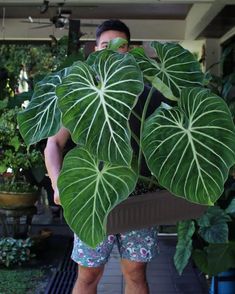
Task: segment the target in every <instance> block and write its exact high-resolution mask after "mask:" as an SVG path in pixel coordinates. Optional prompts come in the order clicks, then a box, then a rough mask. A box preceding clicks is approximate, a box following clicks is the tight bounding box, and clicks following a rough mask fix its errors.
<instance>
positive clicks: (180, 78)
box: [131, 41, 204, 100]
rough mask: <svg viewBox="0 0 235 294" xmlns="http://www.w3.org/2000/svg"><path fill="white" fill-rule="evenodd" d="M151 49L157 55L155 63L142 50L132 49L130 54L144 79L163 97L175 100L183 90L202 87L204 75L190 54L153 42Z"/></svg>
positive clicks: (182, 49) (173, 46) (172, 45)
mask: <svg viewBox="0 0 235 294" xmlns="http://www.w3.org/2000/svg"><path fill="white" fill-rule="evenodd" d="M152 47H153V48H154V49H155V51H156V53H157V58H158V59H157V61H155V60H153V59H152V58H149V57H148V56H146V54H145V52H144V50H143V49H142V48H135V49H133V50H132V51H131V54H133V55H134V57H135V58H136V60H137V62H138V64H139V66H140V68H141V70H142V71H143V73H144V77H145V78H146V79H147V80H148V81H150V82H151V83H152V84H153V86H154V87H155V88H156V89H158V90H159V91H160V92H161V93H162V94H163V95H164V96H165V97H167V98H168V99H171V100H177V99H178V98H179V97H180V92H181V90H182V89H183V88H185V87H196V86H200V85H202V82H203V77H204V75H203V73H202V71H201V68H200V64H199V62H198V61H197V60H196V59H195V57H194V56H193V54H192V53H190V52H189V51H188V50H186V49H184V48H183V47H181V46H180V45H179V44H173V43H164V44H162V43H160V42H156V41H154V42H152ZM159 80H160V81H161V82H159ZM163 84H164V86H163Z"/></svg>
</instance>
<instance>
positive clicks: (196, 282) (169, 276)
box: [98, 236, 208, 294]
mask: <svg viewBox="0 0 235 294" xmlns="http://www.w3.org/2000/svg"><path fill="white" fill-rule="evenodd" d="M175 244H176V238H175V237H166V236H164V237H163V236H160V237H159V247H160V253H159V255H158V256H157V257H155V258H154V260H153V261H152V262H150V263H149V265H148V269H147V277H148V282H149V287H150V293H151V294H176V293H177V294H207V293H208V289H207V284H206V281H205V279H204V277H203V276H200V275H199V273H198V271H197V270H196V269H195V268H194V267H193V266H192V264H189V266H188V267H187V268H186V269H185V271H184V273H183V275H182V276H179V274H178V273H177V272H176V270H175V267H174V264H173V256H174V251H175ZM98 294H124V280H123V276H122V273H121V271H120V266H119V254H118V250H117V248H115V249H114V250H113V253H112V255H111V258H110V260H109V262H108V264H107V265H106V268H105V272H104V276H103V278H102V279H101V282H100V285H99V288H98Z"/></svg>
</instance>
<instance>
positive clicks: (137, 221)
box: [107, 190, 207, 234]
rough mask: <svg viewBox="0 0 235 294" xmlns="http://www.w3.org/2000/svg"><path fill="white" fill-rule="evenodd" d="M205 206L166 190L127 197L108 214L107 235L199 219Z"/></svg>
mask: <svg viewBox="0 0 235 294" xmlns="http://www.w3.org/2000/svg"><path fill="white" fill-rule="evenodd" d="M206 209H207V206H205V205H199V204H194V203H190V202H188V201H186V200H184V199H183V198H179V197H175V196H173V195H172V194H171V193H169V192H168V191H166V190H161V191H157V192H152V193H146V194H144V195H137V196H133V197H130V198H128V199H126V200H125V201H123V202H122V203H120V204H119V205H117V206H116V207H115V208H114V209H113V210H112V211H111V212H110V214H109V216H108V220H107V233H108V234H113V233H121V232H126V231H130V230H134V229H141V228H145V227H149V226H153V225H172V224H176V223H177V222H178V221H180V220H187V219H193V218H198V217H200V216H201V215H202V214H203V213H204V212H205V211H206Z"/></svg>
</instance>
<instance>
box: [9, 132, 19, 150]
mask: <svg viewBox="0 0 235 294" xmlns="http://www.w3.org/2000/svg"><path fill="white" fill-rule="evenodd" d="M9 144H10V145H11V146H13V147H14V148H15V151H17V150H18V149H19V147H20V140H19V137H18V135H17V136H14V137H12V138H11V140H10V142H9Z"/></svg>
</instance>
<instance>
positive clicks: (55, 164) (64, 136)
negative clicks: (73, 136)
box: [44, 128, 70, 204]
mask: <svg viewBox="0 0 235 294" xmlns="http://www.w3.org/2000/svg"><path fill="white" fill-rule="evenodd" d="M69 137H70V134H69V131H68V130H67V129H65V128H61V129H60V130H59V132H58V133H57V134H56V135H54V136H52V137H49V138H48V140H47V145H46V148H45V150H44V155H45V163H46V168H47V171H48V175H49V177H50V179H51V183H52V188H53V190H54V202H55V203H56V204H60V200H59V193H58V188H57V179H58V176H59V173H60V170H61V166H62V161H63V150H64V147H65V145H66V142H67V140H68V139H69Z"/></svg>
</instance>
